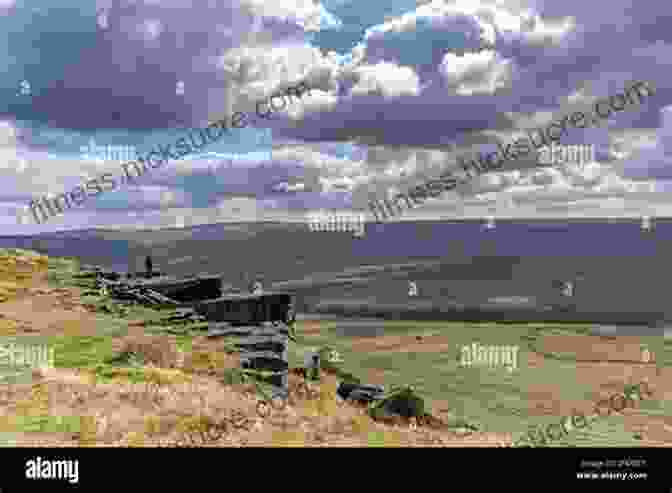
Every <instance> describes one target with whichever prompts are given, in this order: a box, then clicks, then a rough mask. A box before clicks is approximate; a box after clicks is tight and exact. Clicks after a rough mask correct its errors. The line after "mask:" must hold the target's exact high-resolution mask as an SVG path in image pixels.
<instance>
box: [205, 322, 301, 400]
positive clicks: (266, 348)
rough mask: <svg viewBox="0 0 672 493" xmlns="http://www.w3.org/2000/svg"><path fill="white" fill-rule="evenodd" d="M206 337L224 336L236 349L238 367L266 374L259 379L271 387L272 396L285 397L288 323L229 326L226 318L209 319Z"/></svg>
mask: <svg viewBox="0 0 672 493" xmlns="http://www.w3.org/2000/svg"><path fill="white" fill-rule="evenodd" d="M208 336H209V337H226V338H227V339H229V340H231V341H232V342H233V346H234V347H235V348H236V349H237V350H238V351H239V352H240V360H241V368H242V369H243V370H255V371H260V372H264V374H268V376H266V377H259V379H260V380H261V381H263V382H265V383H267V384H269V385H270V386H271V387H272V388H273V397H275V396H283V397H286V396H287V394H288V391H289V385H288V379H287V376H288V373H289V360H288V358H287V344H288V342H289V327H288V326H287V325H286V324H284V323H282V322H261V323H259V324H258V325H245V326H232V325H231V324H229V323H228V322H210V324H209V331H208Z"/></svg>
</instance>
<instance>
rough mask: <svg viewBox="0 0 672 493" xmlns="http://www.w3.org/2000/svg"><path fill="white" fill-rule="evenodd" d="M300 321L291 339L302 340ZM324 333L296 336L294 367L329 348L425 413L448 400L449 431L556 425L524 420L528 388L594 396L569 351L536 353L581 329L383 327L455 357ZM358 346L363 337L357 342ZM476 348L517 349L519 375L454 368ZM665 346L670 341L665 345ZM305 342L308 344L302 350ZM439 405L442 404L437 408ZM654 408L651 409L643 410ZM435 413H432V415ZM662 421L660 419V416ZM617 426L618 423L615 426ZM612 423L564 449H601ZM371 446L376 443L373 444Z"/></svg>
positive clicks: (327, 327)
mask: <svg viewBox="0 0 672 493" xmlns="http://www.w3.org/2000/svg"><path fill="white" fill-rule="evenodd" d="M300 324H301V322H299V325H298V327H297V334H298V336H299V337H301V325H300ZM320 325H321V327H322V326H324V328H323V329H322V330H321V331H320V333H319V335H315V336H313V335H312V334H311V337H310V339H306V338H300V339H299V341H300V342H301V343H302V344H301V345H299V346H294V347H293V348H290V349H293V351H292V354H290V361H291V362H293V363H295V364H300V362H301V361H302V358H303V356H302V353H303V351H304V350H305V349H306V348H307V347H309V346H310V347H314V346H321V345H323V346H330V347H333V348H334V349H336V350H337V351H338V352H339V353H340V354H341V355H342V357H343V359H344V361H345V365H344V366H345V367H347V369H348V371H350V372H352V373H353V374H354V375H357V376H359V377H360V378H361V379H362V380H364V381H366V380H367V377H366V375H367V374H368V373H369V372H370V371H375V372H377V373H379V372H381V371H382V372H384V380H385V384H386V385H389V386H392V385H404V384H410V385H413V386H414V388H415V389H416V391H417V392H418V393H419V394H420V395H421V396H423V397H425V398H426V399H427V400H428V401H429V404H430V406H431V407H435V406H432V402H438V401H441V402H442V403H445V402H447V403H448V404H447V407H448V408H449V409H450V414H449V417H448V421H449V422H451V423H452V426H455V427H456V428H460V427H464V428H469V427H472V428H480V429H483V430H484V431H495V432H512V433H514V434H522V433H524V432H525V431H526V430H527V428H528V427H529V426H533V425H536V424H548V423H550V422H555V421H558V420H559V419H561V418H562V416H532V415H530V414H529V410H528V407H529V405H528V403H529V398H528V395H529V390H530V389H532V388H535V387H536V388H540V387H543V386H544V385H547V384H548V383H549V382H551V383H552V384H553V385H554V386H556V387H558V388H560V389H561V392H562V395H563V398H566V399H568V400H590V399H591V398H593V390H592V389H591V388H590V387H589V386H587V385H585V384H583V383H582V382H581V380H580V378H579V377H578V376H577V373H576V357H575V355H574V354H572V353H543V352H540V351H539V346H540V341H541V339H542V338H543V337H544V336H547V335H587V334H590V327H589V326H586V325H582V324H505V325H504V324H498V323H459V322H446V323H442V322H425V321H422V322H412V321H382V320H381V325H382V326H384V329H385V333H386V334H387V335H397V334H398V335H408V336H414V335H427V334H428V333H432V334H441V335H445V336H449V338H450V341H451V343H454V345H455V351H448V352H421V353H412V352H404V353H398V352H396V351H394V350H391V351H384V350H382V351H376V352H370V351H361V352H358V351H356V350H355V349H353V346H355V345H354V344H353V340H357V338H353V337H346V336H341V335H339V334H338V333H337V332H336V330H335V328H336V324H335V322H325V323H324V324H323V323H321V324H320ZM661 339H662V338H660V337H651V338H645V337H643V338H642V340H643V342H644V341H646V342H647V343H648V344H649V345H650V346H653V347H654V348H655V349H654V351H655V352H656V354H660V352H661V350H660V349H659V348H660V347H661V346H662V344H661ZM362 340H364V339H362ZM472 342H479V343H481V344H487V345H518V346H519V347H520V351H519V356H518V370H517V371H514V372H513V373H508V372H506V371H504V370H503V369H487V368H478V367H472V368H465V367H461V366H460V365H459V363H458V348H459V346H460V345H462V344H465V345H468V344H471V343H472ZM668 342H672V341H668ZM308 343H310V344H309V345H308ZM671 350H672V344H666V347H665V352H664V353H663V354H662V356H663V358H662V361H661V364H663V362H665V361H669V357H670V352H671ZM532 352H537V353H538V354H540V355H542V356H543V357H544V358H545V361H544V365H543V366H541V367H537V368H534V369H533V370H532V369H530V368H528V367H527V361H526V359H527V358H528V357H529V355H530V354H531V353H532ZM442 405H443V406H445V404H442ZM647 405H651V406H654V404H653V403H650V404H647ZM433 411H434V412H436V411H437V409H433ZM660 415H661V416H662V414H660ZM620 422H622V420H621V421H620ZM618 427H619V419H618V417H615V418H610V419H608V420H606V421H605V422H604V423H599V424H596V425H595V426H594V427H592V428H591V429H590V430H589V431H585V432H582V433H579V434H577V435H576V436H574V437H570V439H569V440H568V444H573V445H577V444H580V443H585V442H586V441H589V442H591V443H592V442H594V443H595V444H602V443H604V437H606V436H612V435H610V433H612V432H613V430H614V429H618ZM613 437H614V440H615V442H618V443H623V444H625V445H624V446H626V445H627V446H633V445H637V443H638V441H637V440H636V439H635V438H633V437H632V435H631V434H628V433H626V432H625V431H623V430H622V426H621V432H620V433H617V434H615V435H613ZM373 441H374V442H375V443H378V442H376V440H373Z"/></svg>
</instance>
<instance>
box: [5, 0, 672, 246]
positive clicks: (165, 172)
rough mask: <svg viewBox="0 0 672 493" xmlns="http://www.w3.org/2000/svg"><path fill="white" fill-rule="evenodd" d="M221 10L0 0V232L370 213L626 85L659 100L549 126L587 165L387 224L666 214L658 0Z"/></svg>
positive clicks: (252, 0) (180, 0)
mask: <svg viewBox="0 0 672 493" xmlns="http://www.w3.org/2000/svg"><path fill="white" fill-rule="evenodd" d="M47 3H51V2H47ZM222 3H223V2H217V1H214V0H145V1H136V2H131V1H122V0H107V1H102V0H101V1H96V2H94V1H91V0H89V1H80V0H59V2H56V4H57V5H56V6H53V7H52V6H48V7H47V6H45V5H44V4H45V2H43V1H40V0H27V1H20V0H0V68H2V73H3V77H2V78H0V232H1V233H2V234H5V235H15V234H16V235H22V234H36V233H42V232H49V231H60V230H73V229H74V230H76V229H88V228H165V227H170V228H174V227H188V226H193V225H199V224H207V223H215V222H231V221H234V222H238V221H269V220H285V221H302V220H305V217H306V213H307V212H308V211H311V210H316V209H356V210H362V211H366V204H367V201H368V200H370V199H372V198H381V197H383V196H386V195H388V194H394V193H398V192H401V191H403V190H405V189H407V188H408V187H410V186H412V185H415V184H419V183H422V182H423V181H425V180H427V179H428V178H431V177H435V176H438V175H439V174H440V173H441V172H443V171H447V170H451V169H456V167H457V157H458V156H461V155H468V154H473V153H478V152H489V151H493V150H495V149H496V148H497V144H498V143H502V144H503V145H506V144H507V143H510V142H512V141H513V140H515V139H516V138H518V137H520V136H523V135H525V132H526V131H528V130H532V129H535V128H540V127H543V126H545V125H547V124H549V123H550V122H551V121H553V120H557V119H559V118H562V116H564V115H568V114H570V113H572V112H573V111H576V110H577V109H583V108H589V107H590V106H591V105H593V104H594V103H595V101H597V100H598V99H600V98H606V97H609V96H611V95H614V94H617V93H619V92H622V91H623V88H624V87H627V86H628V84H629V83H631V82H632V81H635V80H642V81H647V82H649V83H651V84H652V85H653V87H655V89H656V93H655V95H654V96H651V97H649V98H647V99H646V100H645V101H643V102H641V103H640V104H638V105H634V106H629V107H628V108H627V109H626V110H625V111H621V112H618V113H614V114H613V116H612V117H610V118H608V119H605V120H604V121H602V122H601V124H600V125H599V126H596V127H594V128H589V129H578V128H575V129H571V130H570V131H569V132H568V133H567V135H566V136H564V137H563V138H562V141H561V144H563V145H576V144H583V145H588V146H593V147H592V149H593V150H594V152H593V154H592V157H591V160H589V161H586V162H582V163H580V165H579V164H576V163H569V164H563V163H559V164H557V165H554V166H545V167H538V164H539V159H540V156H539V155H537V153H533V154H531V155H529V156H527V157H525V158H520V159H518V160H516V161H514V162H512V163H508V164H507V167H506V169H504V170H503V171H501V172H493V173H488V174H486V175H482V176H480V177H477V178H475V179H473V180H471V181H470V182H469V183H465V184H461V185H459V186H458V187H457V188H456V189H454V190H453V191H449V192H446V193H444V194H443V195H441V196H439V197H436V198H432V199H429V200H427V201H426V202H425V203H424V204H423V205H422V206H421V207H417V208H416V209H413V210H411V211H405V212H404V214H403V215H401V216H398V217H397V218H395V220H411V221H412V220H420V219H431V220H437V219H438V220H440V219H445V220H455V219H475V218H485V217H490V216H492V217H495V218H497V217H501V218H516V219H572V218H613V217H634V218H640V217H642V216H651V217H669V216H672V214H671V213H672V198H670V197H671V196H670V194H669V193H668V191H670V190H672V185H671V184H670V183H669V181H670V180H671V179H672V166H670V165H671V164H672V103H671V102H670V101H671V100H672V90H671V89H672V82H671V79H670V77H669V76H667V77H666V75H669V70H670V63H669V60H670V59H672V44H670V43H672V31H671V30H670V29H669V28H668V26H669V21H670V20H672V3H670V2H647V4H646V5H643V4H642V2H641V1H640V2H639V3H638V4H635V1H634V0H612V1H611V2H609V6H608V8H605V6H604V4H603V3H602V2H593V3H590V2H585V1H579V0H563V1H558V0H515V1H514V0H500V1H485V0H482V1H479V0H458V1H442V2H438V1H433V2H417V1H412V0H385V1H384V2H361V1H360V2H356V1H354V0H326V1H323V2H320V1H317V0H245V1H239V0H230V1H227V2H224V3H225V6H221V4H222ZM636 7H637V8H636ZM300 82H306V83H307V84H308V85H309V86H310V87H311V88H312V89H311V91H310V94H308V95H305V96H304V97H303V98H302V99H301V100H294V101H293V102H292V104H290V105H288V106H287V107H286V108H285V109H283V110H279V111H277V112H275V113H274V114H273V115H272V117H271V118H270V119H267V120H266V119H260V118H254V119H253V120H252V124H251V125H250V126H248V127H247V128H243V129H232V131H231V132H230V134H229V135H227V136H226V137H225V138H222V139H221V140H219V141H218V142H216V143H212V144H210V145H209V146H207V147H206V148H204V149H202V150H201V152H200V153H199V154H193V155H189V156H185V157H184V158H182V159H181V160H179V161H170V162H168V163H166V164H164V165H163V166H162V167H161V168H160V169H156V170H151V171H150V172H148V173H147V174H146V175H145V176H143V178H142V179H140V180H138V181H137V182H136V183H135V184H123V185H122V186H120V187H119V188H118V189H117V190H115V191H109V192H104V193H102V194H100V195H98V196H97V197H94V198H89V199H88V200H87V202H85V203H84V204H83V205H81V206H78V207H74V208H71V209H68V210H66V211H65V212H64V213H63V214H62V215H60V216H57V217H52V218H51V219H50V220H49V221H47V222H44V223H42V224H36V223H35V221H34V219H33V216H32V215H31V214H30V212H29V211H28V210H27V205H28V204H29V202H30V201H31V200H32V199H37V198H39V197H42V196H56V195H58V194H61V193H64V192H67V191H70V190H71V189H72V188H74V187H75V186H77V185H78V184H80V183H82V182H83V181H86V180H87V179H91V178H94V177H96V176H99V175H101V174H103V173H111V174H113V175H114V176H119V175H120V174H121V168H120V165H121V164H122V163H123V162H125V161H126V160H127V159H125V158H124V156H127V155H129V152H130V153H133V152H136V153H141V152H144V151H148V150H150V149H151V148H152V147H153V146H155V145H156V144H169V143H173V142H175V140H176V139H178V138H179V137H181V136H186V135H187V133H188V132H190V131H191V129H194V128H199V127H203V126H205V125H207V122H209V121H214V120H215V119H218V118H222V117H223V115H231V114H232V113H233V112H236V111H240V112H244V113H246V114H253V113H254V108H255V103H256V102H257V101H261V100H264V99H265V98H268V97H269V96H270V95H271V94H274V93H276V92H278V91H280V90H281V89H282V88H283V87H288V86H291V85H292V84H298V83H300ZM91 144H94V145H95V146H98V147H96V148H94V149H91V147H90V145H91ZM110 146H112V147H110ZM593 159H594V160H593Z"/></svg>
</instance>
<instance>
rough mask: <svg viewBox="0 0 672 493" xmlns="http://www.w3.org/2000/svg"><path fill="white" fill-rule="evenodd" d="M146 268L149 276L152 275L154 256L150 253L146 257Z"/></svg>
mask: <svg viewBox="0 0 672 493" xmlns="http://www.w3.org/2000/svg"><path fill="white" fill-rule="evenodd" d="M145 270H146V275H147V278H150V277H152V257H150V256H149V255H147V257H146V258H145Z"/></svg>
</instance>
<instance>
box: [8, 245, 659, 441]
mask: <svg viewBox="0 0 672 493" xmlns="http://www.w3.org/2000/svg"><path fill="white" fill-rule="evenodd" d="M11 255H13V254H8V253H6V251H4V252H3V251H0V260H2V259H3V258H4V259H6V258H9V257H11ZM20 255H22V256H23V257H26V254H25V253H22V254H20ZM9 263H10V264H11V262H9ZM0 264H1V262H0ZM37 264H38V265H43V266H44V265H46V264H45V261H44V260H40V261H39V262H37ZM77 270H78V264H77V262H76V261H75V260H73V259H49V260H48V273H49V279H50V281H51V283H52V285H54V286H61V287H73V286H79V287H80V288H83V289H86V288H87V286H88V285H87V284H86V282H82V281H80V280H77V279H76V278H75V277H74V275H75V274H76V273H77ZM21 280H22V279H21V276H16V275H13V274H12V271H11V269H2V268H0V301H2V300H3V299H4V298H3V296H5V297H6V296H11V295H12V293H13V291H12V290H14V291H16V289H18V287H19V284H20V281H21ZM2 283H8V284H2ZM12 283H13V284H12ZM9 284H12V285H11V286H9ZM88 287H90V286H88ZM83 301H84V302H85V303H89V304H90V305H92V306H96V307H99V312H98V314H97V318H96V332H97V335H95V336H82V335H77V333H78V326H77V324H76V323H74V324H73V326H72V327H71V328H67V329H68V330H66V334H65V335H63V336H57V337H50V338H46V341H45V343H46V344H48V345H49V346H50V347H53V348H54V354H55V359H56V360H55V366H56V367H57V368H68V369H77V370H84V372H85V373H88V374H89V375H90V376H91V377H92V380H91V382H92V384H94V383H101V384H105V383H120V384H121V383H129V382H130V383H143V384H147V386H148V387H149V386H153V387H154V388H158V387H169V386H171V385H176V384H179V383H184V382H189V381H190V380H191V379H192V374H191V373H190V372H196V373H197V372H198V371H201V370H208V369H211V368H216V367H218V366H220V365H221V363H222V362H221V361H220V359H221V357H222V356H223V354H220V353H215V352H213V351H203V350H197V351H195V350H194V347H193V342H194V338H195V336H197V335H201V334H202V333H203V332H202V329H203V324H202V323H201V324H170V325H168V324H165V323H163V322H161V319H162V318H164V317H165V316H166V314H167V313H169V312H170V310H165V309H164V310H154V309H151V308H146V307H142V306H139V305H125V307H126V309H127V310H126V311H125V313H124V312H122V311H119V310H117V308H116V307H117V305H116V304H115V303H112V302H110V301H109V300H107V299H105V298H103V297H101V296H99V295H98V294H96V293H94V292H91V293H90V294H88V295H87V296H85V297H84V298H83ZM129 320H142V321H144V323H145V326H144V328H143V331H144V332H145V333H147V334H148V335H150V336H153V337H155V338H161V339H167V340H170V341H172V342H171V343H172V344H173V345H174V348H175V350H176V351H177V352H178V353H182V354H183V355H188V356H189V365H186V367H185V368H182V369H175V368H163V367H156V366H152V365H153V363H154V362H153V361H152V358H151V357H148V356H147V354H148V353H145V352H143V350H142V349H141V348H140V347H139V346H138V347H137V348H136V349H135V350H126V351H124V350H123V348H122V350H118V349H117V350H115V341H119V340H122V338H126V337H127V336H128V332H129V331H128V322H129ZM380 324H381V325H382V326H383V327H384V329H385V334H386V335H392V336H394V335H404V336H415V335H420V336H427V335H432V334H436V335H445V336H449V340H450V343H451V348H450V349H448V350H445V351H436V352H430V351H423V352H403V353H399V352H397V351H396V350H395V349H391V350H388V351H385V350H382V351H375V352H373V351H358V350H357V349H356V342H355V343H354V344H353V340H354V341H357V340H358V339H357V338H353V337H351V336H344V335H341V334H339V332H338V331H337V330H336V329H337V324H336V322H332V321H324V322H321V323H320V332H319V333H318V334H314V333H311V335H310V337H302V336H301V333H302V326H303V322H301V321H299V322H298V323H297V334H298V342H299V343H298V344H294V343H290V345H289V360H290V366H294V367H296V366H302V365H303V356H304V352H305V351H306V350H307V349H309V348H318V347H325V346H328V347H331V348H333V349H335V350H337V351H338V352H339V353H340V355H341V357H342V358H343V360H344V363H343V365H342V369H341V374H340V377H341V379H354V378H359V379H361V380H362V381H364V382H367V381H368V379H369V376H370V375H371V374H372V373H373V372H375V373H376V374H377V375H381V374H382V375H383V377H384V381H385V385H386V387H388V388H389V387H391V386H400V385H412V386H413V387H414V389H415V391H416V392H417V393H418V394H419V395H421V396H422V397H425V398H426V400H427V404H428V405H429V407H430V408H431V411H432V412H433V414H435V415H436V414H439V413H442V410H443V409H447V410H448V411H446V412H443V413H442V417H444V419H445V420H446V421H447V423H448V425H449V427H450V428H452V429H454V430H456V431H463V432H465V433H470V432H473V431H477V430H478V431H495V432H512V433H513V434H514V436H515V435H517V434H522V433H524V432H525V431H526V430H527V428H528V427H530V426H534V425H538V424H541V425H544V426H545V425H546V424H550V423H555V422H559V420H560V419H562V416H553V415H552V414H551V413H549V414H546V415H542V416H533V415H530V412H529V409H528V408H529V401H530V399H529V392H530V390H531V389H533V388H543V387H544V386H548V384H549V383H551V384H552V385H553V386H554V387H556V388H557V389H559V392H560V394H561V395H562V396H563V397H562V398H563V399H568V400H587V399H588V400H590V399H591V398H593V397H594V394H593V389H591V388H590V387H589V386H588V385H586V384H584V383H582V382H581V379H580V378H579V377H578V375H577V372H576V355H575V354H573V353H571V352H563V353H549V352H544V351H542V349H543V348H542V344H541V340H542V338H543V337H545V336H548V335H569V336H571V335H586V334H588V333H589V326H588V325H585V324H517V323H516V324H513V323H507V324H503V323H459V322H435V321H421V322H414V321H385V320H381V321H380ZM18 330H19V326H18V324H17V323H16V322H14V321H12V320H10V319H6V318H0V336H12V335H16V333H17V331H18ZM168 336H169V337H168ZM369 340H372V339H369ZM642 341H643V342H645V343H647V344H649V345H650V346H651V347H652V350H653V351H654V352H655V354H656V355H657V358H658V362H659V365H661V366H669V365H670V364H671V363H672V340H667V341H663V339H662V337H657V338H642ZM472 342H479V343H481V344H485V345H518V346H519V347H520V351H519V356H518V370H517V371H514V372H512V373H508V372H506V371H504V370H503V369H487V368H482V367H472V368H465V367H462V366H460V365H459V359H458V355H459V347H460V346H461V345H468V344H471V343H472ZM453 348H454V349H453ZM127 349H128V348H127ZM533 353H536V355H537V356H541V357H543V358H544V365H543V366H540V367H536V368H534V369H532V368H529V366H528V358H529V356H530V355H531V354H533ZM160 366H164V365H160ZM227 375H228V374H227V373H226V372H224V374H223V376H224V377H226V376H227ZM230 383H231V384H232V385H233V384H234V383H235V382H233V381H232V382H230ZM234 387H235V385H234ZM323 387H324V388H322V389H321V392H320V397H319V398H318V399H317V400H315V401H310V402H305V403H303V404H302V406H303V408H304V411H305V412H307V413H308V415H310V416H313V417H316V418H325V417H329V416H333V415H337V414H338V411H337V408H336V399H335V390H336V389H335V387H333V388H331V387H330V388H327V387H326V386H323ZM232 388H233V387H232ZM670 405H671V404H670V402H669V401H656V400H648V401H645V402H642V403H641V408H640V410H639V411H638V412H639V413H640V414H641V415H643V416H650V417H654V418H663V417H665V416H670V415H672V408H671V407H670ZM16 407H17V410H19V411H20V414H19V415H17V416H13V417H11V418H8V421H6V422H3V423H5V424H4V425H2V424H1V423H0V435H2V433H1V432H4V431H5V428H7V427H9V428H10V429H11V430H14V431H23V432H54V431H65V432H71V431H72V430H73V427H75V428H74V429H75V432H76V433H77V435H78V437H79V438H78V440H79V443H80V445H82V446H87V445H92V444H95V443H97V442H98V441H99V440H100V429H99V428H100V424H99V422H98V420H97V419H98V418H96V417H95V416H87V415H84V416H82V418H81V419H79V421H78V422H77V424H76V423H75V422H76V421H77V420H76V419H75V420H73V419H71V417H63V418H59V417H58V416H51V415H50V414H49V413H48V412H47V411H45V409H46V408H45V402H44V401H43V397H41V396H40V393H39V392H37V393H36V394H35V395H32V396H31V397H30V398H25V399H19V400H18V401H17V402H16ZM145 418H146V420H145V425H144V426H145V430H144V432H142V433H140V432H137V431H133V432H129V433H127V434H126V436H125V438H124V440H125V443H126V444H127V445H129V446H143V445H146V444H147V443H148V442H150V441H151V438H152V437H154V436H156V435H160V434H161V433H163V431H165V428H166V427H170V426H173V425H171V424H170V423H168V422H167V421H166V420H165V418H164V417H161V416H156V415H153V414H151V413H150V414H148V415H147V416H146V417H145ZM218 419H219V418H218V417H217V415H216V414H212V413H210V414H209V413H207V412H205V411H203V410H202V409H201V410H199V411H194V412H193V414H192V415H191V416H190V417H183V418H180V419H178V420H177V422H176V423H175V424H174V426H175V427H176V429H178V430H181V431H180V432H181V433H182V435H183V439H182V442H183V443H184V444H185V445H196V446H203V445H208V444H209V443H211V442H212V436H213V435H216V433H214V431H217V430H219V431H221V428H222V427H223V426H224V425H223V424H222V421H221V420H218ZM77 426H78V428H77ZM348 426H350V427H351V428H352V430H353V431H354V433H356V434H359V435H360V436H363V437H365V443H366V444H368V446H387V447H389V446H398V445H401V444H403V443H404V441H403V437H402V436H401V435H400V434H399V433H398V432H397V431H395V430H394V429H387V428H384V427H379V426H378V425H377V424H376V423H374V422H373V421H372V420H371V419H370V418H369V417H368V416H365V415H359V414H357V415H354V416H353V417H351V419H350V421H349V425H348ZM213 430H214V431H213ZM185 437H186V438H185ZM199 437H200V438H199ZM309 441H310V437H309V434H308V433H307V432H304V431H302V430H295V429H289V430H285V429H282V430H274V432H273V434H272V442H273V444H274V445H277V446H289V447H292V446H302V445H304V444H305V443H307V442H309ZM639 442H640V440H639V439H638V438H637V436H636V435H635V434H634V433H632V432H630V431H626V430H625V428H624V426H623V419H622V418H620V417H619V416H612V417H609V418H604V419H602V420H600V421H598V422H595V423H594V424H593V425H592V426H591V427H590V428H588V429H585V430H580V431H575V432H573V433H572V434H571V435H570V436H569V437H567V438H566V439H561V440H558V442H556V444H554V446H580V445H592V446H596V445H597V446H600V445H605V446H637V445H638V444H639Z"/></svg>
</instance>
